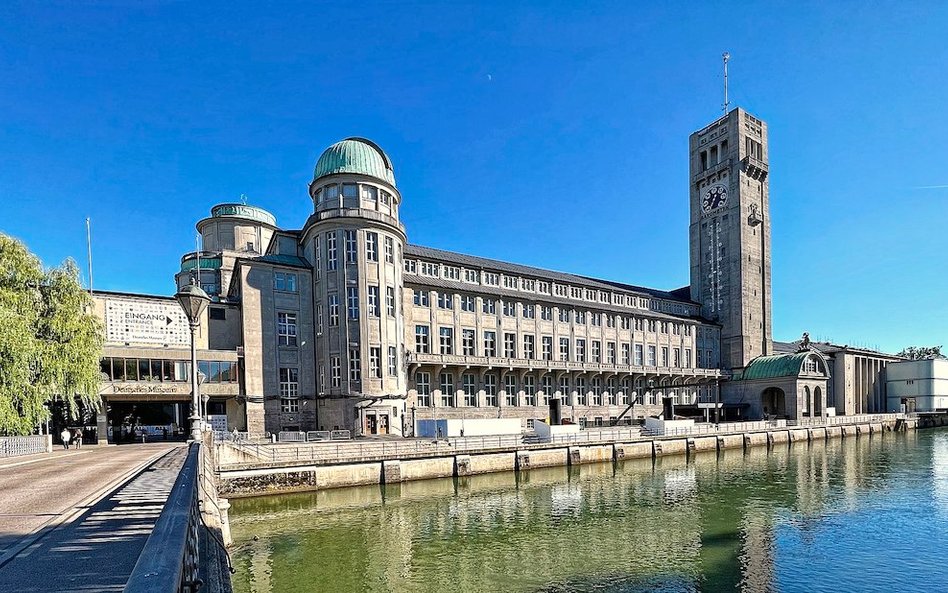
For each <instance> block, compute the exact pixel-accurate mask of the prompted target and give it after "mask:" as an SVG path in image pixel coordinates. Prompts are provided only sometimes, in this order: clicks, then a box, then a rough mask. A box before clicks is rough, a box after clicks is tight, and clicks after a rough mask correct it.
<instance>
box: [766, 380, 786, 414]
mask: <svg viewBox="0 0 948 593" xmlns="http://www.w3.org/2000/svg"><path fill="white" fill-rule="evenodd" d="M760 404H761V407H762V408H763V411H764V417H765V418H766V417H775V416H776V417H784V416H786V415H787V396H786V394H784V392H783V389H780V388H779V387H768V388H767V389H764V391H763V393H761V394H760Z"/></svg>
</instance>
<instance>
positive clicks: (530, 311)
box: [523, 304, 537, 319]
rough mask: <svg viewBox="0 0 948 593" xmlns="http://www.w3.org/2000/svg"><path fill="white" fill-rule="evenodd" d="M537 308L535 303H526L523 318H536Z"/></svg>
mask: <svg viewBox="0 0 948 593" xmlns="http://www.w3.org/2000/svg"><path fill="white" fill-rule="evenodd" d="M536 316H537V308H536V306H535V305H526V304H525V305H524V306H523V318H524V319H536Z"/></svg>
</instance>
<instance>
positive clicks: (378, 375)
mask: <svg viewBox="0 0 948 593" xmlns="http://www.w3.org/2000/svg"><path fill="white" fill-rule="evenodd" d="M384 355H385V358H384V359H383V358H382V356H383V350H382V347H381V346H369V359H368V365H367V367H366V369H365V370H366V373H368V377H369V378H372V379H382V378H384V377H386V376H388V377H397V376H398V349H397V348H396V347H395V346H389V347H388V348H387V349H386V350H385V351H384ZM342 362H343V361H342V357H341V356H339V355H337V354H333V355H330V356H329V387H330V388H333V389H338V388H340V387H342V378H343V373H342ZM348 373H349V374H348V379H349V382H350V383H359V382H361V381H362V352H361V351H360V349H359V348H349V358H348ZM323 383H324V376H323V371H322V369H320V385H323Z"/></svg>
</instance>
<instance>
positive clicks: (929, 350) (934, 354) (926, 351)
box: [898, 346, 945, 360]
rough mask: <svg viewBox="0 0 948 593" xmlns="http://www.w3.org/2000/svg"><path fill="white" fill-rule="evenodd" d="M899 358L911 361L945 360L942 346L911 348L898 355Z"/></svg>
mask: <svg viewBox="0 0 948 593" xmlns="http://www.w3.org/2000/svg"><path fill="white" fill-rule="evenodd" d="M898 356H901V357H903V358H908V359H910V360H927V359H930V358H945V355H944V354H942V353H941V346H909V347H908V348H905V349H903V350H902V351H901V352H899V353H898Z"/></svg>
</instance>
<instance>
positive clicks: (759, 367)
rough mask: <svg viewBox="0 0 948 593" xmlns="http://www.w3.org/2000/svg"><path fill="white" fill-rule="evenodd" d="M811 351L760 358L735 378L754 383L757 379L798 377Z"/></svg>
mask: <svg viewBox="0 0 948 593" xmlns="http://www.w3.org/2000/svg"><path fill="white" fill-rule="evenodd" d="M809 354H811V352H810V351H804V352H796V353H794V354H773V355H770V356H758V357H757V358H755V359H754V360H752V361H751V363H750V364H749V365H747V366H746V367H745V368H744V370H743V371H742V372H741V373H740V376H739V377H735V378H734V380H735V381H753V380H755V379H776V378H778V377H796V376H798V375H799V374H800V369H801V368H802V367H803V361H804V360H806V357H807V356H808V355H809Z"/></svg>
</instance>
